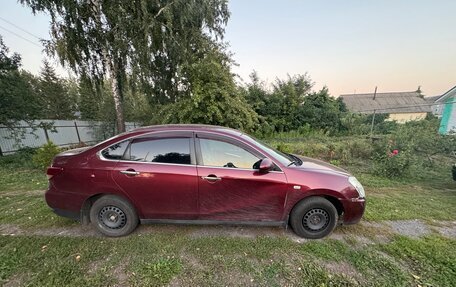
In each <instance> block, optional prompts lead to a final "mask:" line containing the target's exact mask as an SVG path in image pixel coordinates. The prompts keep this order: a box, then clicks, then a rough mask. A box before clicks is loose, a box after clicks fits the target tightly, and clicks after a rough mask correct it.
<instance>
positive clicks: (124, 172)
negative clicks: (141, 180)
mask: <svg viewBox="0 0 456 287" xmlns="http://www.w3.org/2000/svg"><path fill="white" fill-rule="evenodd" d="M120 173H121V174H126V175H139V174H140V172H139V171H134V170H121V171H120Z"/></svg>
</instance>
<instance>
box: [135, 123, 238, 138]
mask: <svg viewBox="0 0 456 287" xmlns="http://www.w3.org/2000/svg"><path fill="white" fill-rule="evenodd" d="M173 130H190V131H195V132H198V131H200V132H204V131H212V132H220V133H225V134H229V135H234V136H241V135H242V134H243V133H242V132H241V131H238V130H235V129H232V128H227V127H222V126H215V125H202V124H169V125H152V126H144V127H139V128H136V129H133V130H131V131H129V133H136V132H142V133H147V132H155V131H173Z"/></svg>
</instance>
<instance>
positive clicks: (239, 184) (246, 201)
mask: <svg viewBox="0 0 456 287" xmlns="http://www.w3.org/2000/svg"><path fill="white" fill-rule="evenodd" d="M195 143H196V152H197V163H198V165H197V169H198V182H199V184H198V186H199V213H200V217H199V218H200V219H204V220H216V221H218V220H223V221H234V222H242V221H281V220H283V218H282V216H283V211H284V202H285V197H286V193H287V181H286V176H285V174H284V173H283V172H281V171H271V172H267V173H260V172H259V170H258V169H257V166H258V163H259V161H260V160H261V159H262V158H263V157H264V156H262V155H261V154H260V153H259V152H258V151H255V150H253V149H251V148H249V147H248V146H247V145H245V144H243V143H241V142H239V141H237V140H235V139H232V138H223V137H214V136H211V135H209V134H204V133H201V134H197V138H196V139H195Z"/></svg>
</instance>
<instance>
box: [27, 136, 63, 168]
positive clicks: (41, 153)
mask: <svg viewBox="0 0 456 287" xmlns="http://www.w3.org/2000/svg"><path fill="white" fill-rule="evenodd" d="M59 152H60V148H59V147H58V146H56V145H55V144H53V143H52V142H48V143H47V144H44V145H42V146H41V147H40V148H39V149H38V150H37V151H36V153H35V155H33V158H32V160H33V164H34V165H35V166H36V167H37V168H40V169H43V170H44V169H46V168H47V167H48V166H49V165H51V162H52V159H53V158H54V157H55V156H56V155H57V154H58V153H59Z"/></svg>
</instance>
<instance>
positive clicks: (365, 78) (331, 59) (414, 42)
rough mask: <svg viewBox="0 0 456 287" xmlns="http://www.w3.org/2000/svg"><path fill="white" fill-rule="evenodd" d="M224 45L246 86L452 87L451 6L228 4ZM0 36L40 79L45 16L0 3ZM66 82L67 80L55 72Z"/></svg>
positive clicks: (260, 0) (334, 90)
mask: <svg viewBox="0 0 456 287" xmlns="http://www.w3.org/2000/svg"><path fill="white" fill-rule="evenodd" d="M229 7H230V11H231V18H230V20H229V22H228V26H227V28H226V36H225V40H226V41H228V42H229V43H230V51H231V52H233V53H234V59H235V61H236V62H237V63H238V64H239V66H238V67H234V68H233V71H234V72H235V73H237V74H239V75H240V76H241V78H242V79H244V81H248V80H249V79H248V75H249V74H250V73H251V72H252V70H256V71H257V72H258V73H259V75H260V77H261V78H262V79H264V80H267V81H268V82H273V81H274V80H275V78H276V77H279V78H285V77H286V75H287V73H289V74H291V75H293V74H303V73H305V72H308V73H309V74H310V76H311V78H312V79H313V80H314V81H315V82H316V88H321V87H322V86H324V85H326V86H328V88H329V90H330V93H331V94H332V95H334V96H337V95H339V94H343V93H353V92H355V91H356V92H357V93H363V92H373V90H374V88H375V86H378V91H379V92H387V91H411V90H416V88H417V87H418V86H421V87H422V90H423V92H424V93H425V94H426V95H429V96H433V95H438V94H442V93H444V92H446V91H447V90H449V89H450V88H451V87H453V86H455V85H456V17H455V11H456V1H443V0H440V1H421V0H420V1H416V0H415V1H412V0H409V1H404V0H403V1H397V0H396V1H362V0H359V1H352V0H347V1H331V3H330V1H298V0H283V1H279V0H275V1H271V0H248V1H246V0H244V1H242V0H232V1H230V2H229ZM0 17H1V19H0V34H1V35H2V36H3V38H4V42H5V44H6V45H7V46H9V47H10V49H11V51H15V52H18V53H20V54H21V55H22V58H23V67H24V68H25V69H27V70H29V71H31V72H33V73H37V72H38V71H39V69H40V65H41V62H42V59H43V55H44V54H43V53H42V48H40V47H37V46H35V45H33V44H32V43H30V42H28V41H25V40H23V39H21V38H19V37H17V36H15V35H13V34H12V33H10V32H7V31H5V30H4V29H5V28H6V29H8V30H10V31H13V32H15V33H17V34H19V35H21V36H23V37H25V38H27V39H29V40H30V41H32V42H35V43H37V44H38V45H39V42H38V40H37V39H36V38H34V37H33V36H31V35H28V34H26V33H25V32H23V31H21V30H18V29H17V28H16V27H14V26H11V25H10V24H9V23H7V22H5V21H4V20H2V19H5V20H7V21H10V22H12V23H14V24H16V25H18V26H20V27H21V28H24V29H25V30H27V31H29V32H30V33H32V34H34V35H36V36H38V37H40V38H48V37H49V24H48V21H49V20H48V17H47V16H45V15H39V16H33V15H32V13H31V11H30V10H29V9H28V8H25V7H22V6H21V5H20V4H18V3H17V2H16V1H14V0H3V1H2V6H1V9H0ZM59 71H60V72H61V73H62V74H63V75H66V73H65V72H64V71H63V70H61V69H59Z"/></svg>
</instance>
